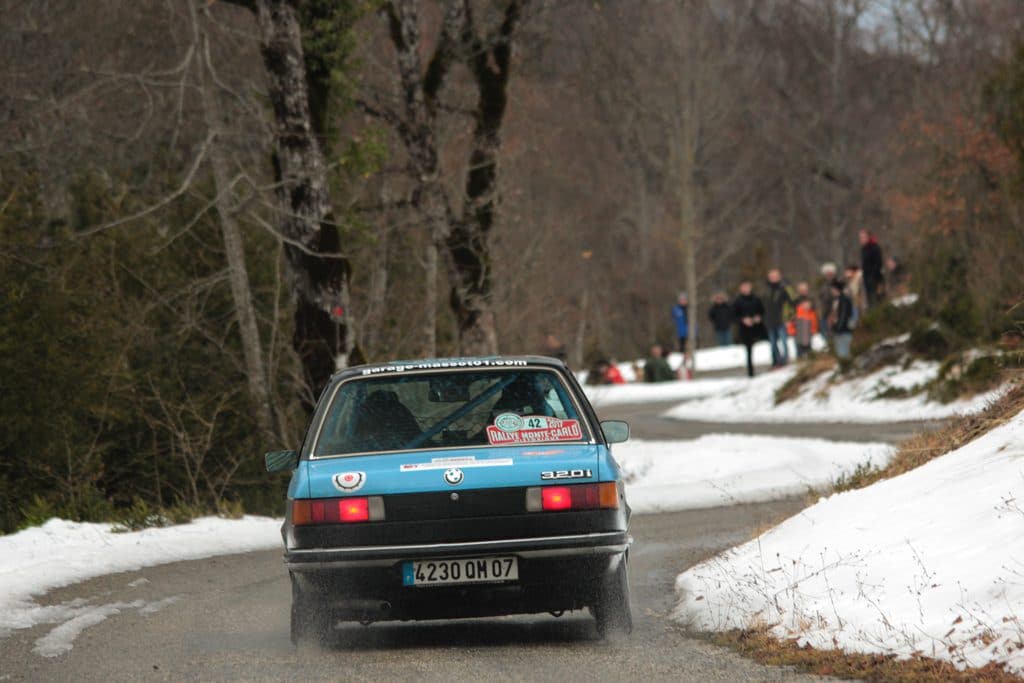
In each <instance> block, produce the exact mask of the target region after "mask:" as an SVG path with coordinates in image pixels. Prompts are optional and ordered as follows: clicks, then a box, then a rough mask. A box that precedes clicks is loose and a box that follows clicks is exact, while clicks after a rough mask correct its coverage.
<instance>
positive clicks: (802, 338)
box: [786, 298, 818, 358]
mask: <svg viewBox="0 0 1024 683" xmlns="http://www.w3.org/2000/svg"><path fill="white" fill-rule="evenodd" d="M786 326H787V327H788V328H789V329H788V332H789V336H790V337H793V339H794V340H795V341H796V357H797V358H803V357H804V356H806V355H807V354H808V353H810V352H811V339H813V338H814V335H816V334H818V315H817V314H816V313H815V312H814V304H813V303H811V300H810V299H806V298H805V299H803V300H802V301H800V303H798V304H797V305H796V313H795V314H794V315H793V318H792V319H791V320H790V321H789V323H787V325H786Z"/></svg>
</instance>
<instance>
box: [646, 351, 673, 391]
mask: <svg viewBox="0 0 1024 683" xmlns="http://www.w3.org/2000/svg"><path fill="white" fill-rule="evenodd" d="M674 379H676V373H674V372H673V371H672V367H671V366H670V365H669V364H668V361H667V360H665V355H664V353H663V351H662V348H661V344H652V345H651V350H650V354H649V355H648V356H647V360H645V361H644V381H645V382H671V381H672V380H674Z"/></svg>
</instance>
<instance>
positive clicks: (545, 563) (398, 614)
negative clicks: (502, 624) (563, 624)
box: [286, 531, 633, 622]
mask: <svg viewBox="0 0 1024 683" xmlns="http://www.w3.org/2000/svg"><path fill="white" fill-rule="evenodd" d="M632 541H633V539H632V538H631V537H630V536H629V534H628V532H624V531H614V532H603V533H591V534H574V535H570V536H555V537H540V538H519V539H503V540H500V541H478V542H471V543H438V544H430V545H404V546H376V547H374V546H370V547H353V548H337V549H331V550H322V549H310V550H301V551H292V552H290V553H288V555H287V556H286V563H287V565H288V568H289V570H290V571H291V572H292V576H293V578H294V580H295V581H296V583H297V585H298V587H299V589H300V590H301V591H302V592H303V593H305V594H307V595H308V596H309V598H310V599H311V604H315V605H317V606H318V607H317V608H318V609H328V610H330V611H331V613H332V614H333V616H334V617H335V618H336V619H340V620H359V621H367V622H368V621H387V620H405V619H448V618H461V617H482V616H495V615H504V614H534V613H538V612H561V611H568V610H575V609H583V608H585V607H590V606H592V605H594V604H595V602H596V601H597V600H599V599H600V595H601V588H602V586H603V585H604V584H605V583H606V581H607V580H608V577H610V576H612V575H613V574H614V572H615V571H616V569H617V568H618V566H619V563H620V562H622V561H624V558H625V557H626V552H627V551H628V549H629V546H630V544H631V543H632ZM509 555H513V556H515V557H517V558H518V568H519V578H518V579H516V580H512V581H507V582H497V583H474V584H458V585H441V586H434V585H430V586H407V585H404V583H403V580H402V574H403V564H404V563H405V562H407V561H414V560H429V559H435V558H473V557H477V558H479V557H496V556H509Z"/></svg>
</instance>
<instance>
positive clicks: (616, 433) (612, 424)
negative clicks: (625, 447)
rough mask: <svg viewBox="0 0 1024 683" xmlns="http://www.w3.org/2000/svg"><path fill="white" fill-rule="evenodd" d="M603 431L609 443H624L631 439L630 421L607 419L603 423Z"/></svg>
mask: <svg viewBox="0 0 1024 683" xmlns="http://www.w3.org/2000/svg"><path fill="white" fill-rule="evenodd" d="M601 431H603V432H604V438H605V440H606V441H608V443H622V442H623V441H626V440H628V439H629V423H627V422H623V421H622V420H605V421H604V422H602V423H601Z"/></svg>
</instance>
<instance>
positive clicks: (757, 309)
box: [732, 280, 765, 377]
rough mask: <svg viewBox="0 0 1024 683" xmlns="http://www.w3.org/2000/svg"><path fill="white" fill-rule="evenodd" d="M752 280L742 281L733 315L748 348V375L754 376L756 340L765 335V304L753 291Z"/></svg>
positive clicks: (741, 340)
mask: <svg viewBox="0 0 1024 683" xmlns="http://www.w3.org/2000/svg"><path fill="white" fill-rule="evenodd" d="M753 289H754V288H753V285H751V283H750V280H744V281H743V282H741V283H740V293H739V295H738V296H737V297H736V299H735V300H734V301H733V302H732V316H733V318H734V319H735V320H736V322H737V324H738V325H739V336H740V343H741V344H743V346H744V347H746V349H747V377H753V376H754V354H753V347H754V342H756V341H757V340H758V339H763V338H764V337H765V333H764V322H763V320H764V304H763V303H761V300H760V299H758V298H757V297H756V296H755V295H754V292H753Z"/></svg>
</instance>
